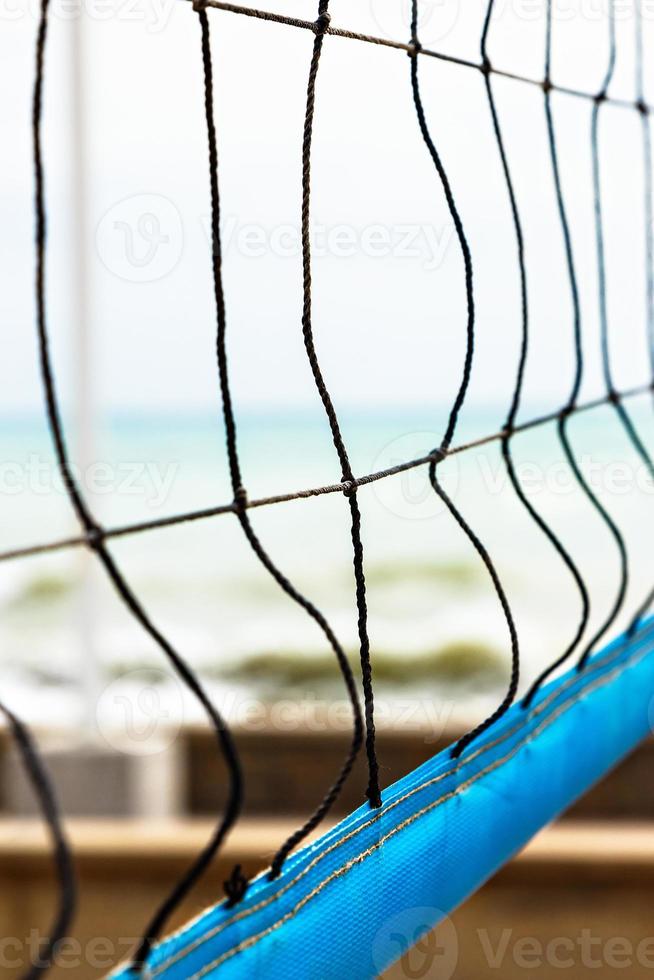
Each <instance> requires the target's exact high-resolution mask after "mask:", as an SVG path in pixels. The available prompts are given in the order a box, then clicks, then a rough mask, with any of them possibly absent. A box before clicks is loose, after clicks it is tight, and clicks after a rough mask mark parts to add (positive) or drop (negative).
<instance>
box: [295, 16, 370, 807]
mask: <svg viewBox="0 0 654 980" xmlns="http://www.w3.org/2000/svg"><path fill="white" fill-rule="evenodd" d="M329 23H330V15H329V0H319V3H318V17H317V19H316V21H315V25H314V31H315V37H314V41H313V51H312V54H311V62H310V66H309V76H308V79H307V93H306V106H305V114H304V129H303V134H302V208H301V227H302V337H303V340H304V348H305V351H306V355H307V358H308V361H309V365H310V368H311V374H312V376H313V380H314V382H315V385H316V389H317V391H318V394H319V396H320V400H321V402H322V406H323V408H324V410H325V415H326V416H327V420H328V422H329V427H330V430H331V434H332V441H333V443H334V448H335V450H336V454H337V456H338V460H339V463H340V467H341V479H342V481H343V483H344V484H345V485H346V486H345V490H344V492H345V494H346V496H347V498H348V503H349V507H350V532H351V538H352V560H353V571H354V580H355V587H356V604H357V629H358V634H359V659H360V664H361V681H362V687H363V699H364V712H365V723H366V757H367V762H368V787H367V789H366V797H367V799H368V802H369V804H370V806H371V807H380V806H381V804H382V799H381V790H380V786H379V764H378V761H377V752H376V748H375V704H374V691H373V679H372V678H373V669H372V663H371V656H370V638H369V636H368V608H367V600H366V578H365V570H364V554H363V541H362V537H361V512H360V509H359V502H358V500H357V496H356V489H357V488H356V484H355V482H354V473H353V472H352V466H351V464H350V459H349V456H348V452H347V448H346V446H345V441H344V439H343V434H342V432H341V427H340V424H339V421H338V416H337V413H336V409H335V407H334V403H333V401H332V397H331V395H330V393H329V389H328V387H327V383H326V381H325V378H324V375H323V372H322V369H321V367H320V362H319V360H318V354H317V351H316V345H315V339H314V334H313V318H312V290H311V285H312V267H311V231H310V220H311V148H312V142H313V124H314V116H315V106H316V81H317V78H318V70H319V67H320V57H321V54H322V49H323V42H324V39H325V33H326V31H327V28H328V27H329Z"/></svg>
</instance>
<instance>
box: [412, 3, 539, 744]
mask: <svg viewBox="0 0 654 980" xmlns="http://www.w3.org/2000/svg"><path fill="white" fill-rule="evenodd" d="M420 51H421V44H420V39H419V36H418V3H417V0H412V8H411V45H410V49H409V56H410V59H411V91H412V94H413V103H414V106H415V110H416V115H417V118H418V125H419V128H420V133H421V135H422V138H423V141H424V143H425V146H426V147H427V150H428V151H429V155H430V157H431V160H432V163H433V164H434V168H435V170H436V173H437V175H438V178H439V181H440V184H441V187H442V189H443V192H444V194H445V200H446V203H447V208H448V211H449V213H450V217H451V218H452V222H453V224H454V228H455V231H456V235H457V241H458V244H459V248H460V251H461V256H462V259H463V266H464V273H465V293H466V306H467V318H466V353H465V358H464V363H463V371H462V376H461V381H460V384H459V388H458V390H457V393H456V396H455V399H454V402H453V404H452V408H451V410H450V415H449V418H448V422H447V427H446V430H445V434H444V436H443V440H442V442H441V445H440V447H439V448H438V449H436V450H434V451H433V452H432V459H431V461H430V464H429V480H430V483H431V485H432V488H433V490H434V492H435V493H436V494H437V495H438V496H439V497H440V499H441V500H442V501H443V503H444V504H445V506H446V507H447V509H448V511H449V512H450V514H451V515H452V517H453V518H454V520H455V521H456V523H457V524H458V526H459V527H460V528H461V530H462V531H463V533H464V534H465V535H466V537H467V538H468V540H469V541H470V543H471V544H472V546H473V548H474V549H475V551H476V552H477V554H478V555H479V557H480V558H481V560H482V562H483V564H484V565H485V567H486V569H487V571H488V574H489V576H490V578H491V581H492V583H493V586H494V588H495V591H496V593H497V596H498V599H499V601H500V605H501V607H502V611H503V613H504V617H505V619H506V623H507V627H508V631H509V637H510V642H511V675H510V679H509V686H508V690H507V693H506V696H505V698H504V699H503V701H502V703H501V704H500V706H499V707H498V708H497V710H496V711H494V712H493V713H492V714H491V715H490V716H489V717H488V718H486V719H485V720H484V721H483V722H482V723H481V724H479V725H477V726H476V727H475V728H474V729H473V730H472V731H470V732H468V733H467V734H466V735H464V736H463V738H461V739H459V741H458V742H457V743H456V745H455V746H454V747H453V749H452V755H453V756H454V757H455V758H458V757H459V756H460V755H461V753H462V752H463V751H464V750H465V748H466V747H467V746H468V745H470V743H471V742H473V741H474V740H475V739H476V738H478V737H479V736H480V735H481V734H483V732H485V731H486V730H487V729H488V728H489V727H490V726H491V725H492V724H493V723H494V722H495V721H497V719H499V718H501V717H502V715H504V714H505V712H506V711H508V709H509V707H510V706H511V704H512V703H513V700H514V698H515V695H516V692H517V690H518V683H519V679H520V647H519V643H518V636H517V631H516V628H515V622H514V619H513V614H512V612H511V607H510V604H509V601H508V599H507V596H506V593H505V591H504V588H503V586H502V583H501V581H500V577H499V575H498V573H497V570H496V568H495V566H494V563H493V561H492V559H491V557H490V554H489V552H488V550H487V548H486V547H485V545H484V544H483V543H482V541H481V540H480V539H479V537H478V535H477V534H475V532H474V531H473V530H472V528H471V527H470V525H469V524H468V522H467V521H466V520H465V518H464V517H463V515H462V514H461V512H460V511H459V510H458V508H457V507H456V506H455V504H454V502H453V500H452V499H451V498H450V497H449V496H448V494H447V493H446V492H445V490H444V489H443V487H442V485H441V483H440V481H439V480H438V477H437V472H436V467H437V465H438V463H440V462H441V461H442V460H443V459H444V458H445V456H446V455H447V452H448V449H449V447H450V445H451V442H452V438H453V436H454V433H455V430H456V426H457V422H458V418H459V413H460V411H461V408H462V406H463V403H464V401H465V397H466V393H467V390H468V385H469V382H470V373H471V370H472V361H473V356H474V346H475V303H474V287H473V263H472V254H471V251H470V246H469V243H468V239H467V236H466V233H465V228H464V225H463V221H462V219H461V216H460V214H459V210H458V207H457V204H456V200H455V197H454V192H453V190H452V186H451V183H450V180H449V177H448V174H447V171H446V169H445V166H444V164H443V161H442V159H441V156H440V154H439V152H438V150H437V148H436V144H435V143H434V140H433V138H432V135H431V132H430V129H429V125H428V123H427V118H426V116H425V110H424V106H423V103H422V96H421V93H420V81H419V73H418V55H419V54H420Z"/></svg>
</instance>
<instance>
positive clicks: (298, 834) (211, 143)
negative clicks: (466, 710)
mask: <svg viewBox="0 0 654 980" xmlns="http://www.w3.org/2000/svg"><path fill="white" fill-rule="evenodd" d="M194 9H195V10H196V11H197V14H198V19H199V24H200V40H201V54H202V64H203V71H204V109H205V122H206V131H207V148H208V173H209V186H210V198H211V240H212V281H213V289H214V302H215V310H216V359H217V365H218V375H219V381H220V393H221V400H222V410H223V418H224V423H225V438H226V444H227V455H228V459H229V465H230V474H231V481H232V491H233V493H234V501H235V513H236V515H237V517H238V520H239V523H240V525H241V528H242V530H243V533H244V535H245V537H246V539H247V541H248V543H249V545H250V547H251V548H252V550H253V552H254V554H255V555H256V556H257V558H258V559H259V561H260V562H261V564H262V565H263V567H264V568H265V569H266V570H267V572H268V573H269V574H270V575H271V576H272V578H273V579H274V580H275V581H276V582H277V584H278V585H279V586H280V588H281V589H282V590H283V591H284V592H285V593H286V595H288V596H289V597H290V598H291V599H292V600H293V601H294V602H296V603H297V604H298V605H299V606H300V607H301V608H302V609H304V611H305V612H306V613H307V614H308V615H309V616H310V617H311V619H313V620H314V622H315V623H316V624H317V625H318V627H319V628H320V630H321V631H322V633H323V635H324V636H325V638H326V640H327V642H328V643H329V645H330V647H331V649H332V650H333V652H334V655H335V657H336V660H337V664H338V667H339V668H340V671H341V674H342V677H343V681H344V683H345V687H346V691H347V694H348V697H349V699H350V703H351V705H352V715H353V730H352V738H351V743H350V747H349V750H348V752H347V755H346V758H345V760H344V762H343V765H342V767H341V770H340V772H339V773H338V775H337V777H336V779H335V781H334V782H333V783H332V785H331V786H330V787H329V789H328V790H327V793H326V794H325V796H324V798H323V799H322V800H321V801H320V803H319V805H318V806H317V808H316V810H315V811H314V813H313V814H312V815H311V816H310V817H309V819H308V820H307V821H306V822H305V823H304V824H303V825H302V826H301V827H300V828H299V829H298V830H297V831H295V832H294V833H293V834H292V835H291V836H290V837H289V838H288V839H287V840H286V841H285V842H284V843H283V844H282V846H281V847H280V848H279V850H278V851H277V853H276V854H275V856H274V858H273V861H272V863H271V868H270V873H269V874H270V877H272V878H276V877H277V876H278V875H279V874H280V873H281V870H282V867H283V864H284V861H285V860H286V858H287V856H288V855H289V854H290V852H291V851H292V850H293V849H294V848H295V847H297V846H298V844H300V843H301V842H302V841H303V840H304V839H305V838H306V837H307V836H308V834H310V833H311V832H312V831H313V830H315V828H316V827H317V826H318V825H319V824H320V823H321V822H322V820H323V819H324V818H325V816H326V815H327V814H328V813H329V811H330V810H331V808H332V806H333V804H334V803H335V801H336V799H337V798H338V796H339V794H340V792H341V789H342V788H343V785H344V783H345V781H346V779H347V777H348V776H349V774H350V772H351V771H352V767H353V765H354V762H355V760H356V757H357V755H358V753H359V750H360V748H361V745H362V742H363V719H362V714H361V706H360V704H359V697H358V693H357V688H356V682H355V680H354V675H353V673H352V668H351V667H350V664H349V661H348V659H347V656H346V654H345V651H344V650H343V647H342V645H341V643H340V642H339V640H338V639H337V637H336V635H335V633H334V631H333V629H332V628H331V626H330V624H329V623H328V621H327V619H326V618H325V616H324V615H323V614H322V612H321V611H320V610H319V609H318V608H317V607H316V606H315V605H314V604H313V603H312V602H310V601H309V600H308V599H307V598H306V597H305V596H304V595H302V594H301V593H300V592H299V591H298V590H297V589H296V588H295V586H294V585H293V584H292V583H291V582H290V580H289V579H288V578H287V577H286V576H285V575H284V574H283V573H282V572H281V571H280V569H279V568H278V567H277V565H275V563H274V562H273V560H272V558H271V557H270V555H269V554H268V552H267V551H266V549H265V548H264V546H263V544H262V543H261V541H260V539H259V537H258V536H257V534H256V533H255V531H254V528H253V527H252V524H251V522H250V519H249V516H248V513H247V506H246V504H247V494H246V491H245V489H244V487H243V483H242V473H241V464H240V458H239V450H238V430H237V424H236V417H235V413H234V407H233V402H232V396H231V389H230V383H229V365H228V358H227V347H226V331H227V317H226V303H225V290H224V283H223V271H222V243H221V233H220V189H219V180H218V140H217V134H216V123H215V113H214V94H213V89H214V85H213V62H212V52H211V34H210V27H209V20H208V17H207V13H206V10H205V9H204V5H203V4H202V3H201V2H198V3H196V4H195V7H194ZM236 878H237V880H239V881H240V878H239V875H238V874H236ZM244 894H245V888H244V887H241V888H240V890H239V893H238V894H234V895H233V901H238V900H240V899H241V898H242V897H243V896H244Z"/></svg>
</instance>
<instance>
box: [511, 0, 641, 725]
mask: <svg viewBox="0 0 654 980" xmlns="http://www.w3.org/2000/svg"><path fill="white" fill-rule="evenodd" d="M551 58H552V2H551V0H548V2H547V22H546V38H545V80H544V84H543V92H544V103H543V104H544V110H545V121H546V129H547V140H548V146H549V154H550V164H551V171H552V179H553V182H554V191H555V197H556V208H557V212H558V218H559V225H560V228H561V235H562V239H563V245H564V252H565V266H566V275H567V279H568V288H569V291H570V299H571V305H572V311H573V313H572V320H573V351H574V364H575V367H574V375H573V381H572V388H571V392H570V396H569V398H568V401H567V403H566V405H565V406H564V408H563V409H562V410H561V412H560V414H559V418H558V422H557V433H558V438H559V441H560V443H561V447H562V449H563V452H564V454H565V457H566V459H567V462H568V465H569V466H570V469H571V471H572V473H573V475H574V478H575V480H576V482H577V484H578V486H579V488H580V489H581V491H582V493H583V494H584V496H585V497H586V499H587V500H588V502H589V503H590V505H591V507H592V508H593V510H594V511H595V512H596V513H597V514H598V515H599V517H600V518H601V519H602V521H603V523H604V524H605V525H606V527H607V528H608V530H609V531H610V533H611V536H612V537H613V539H614V540H615V543H616V545H617V548H618V551H619V554H620V556H621V558H620V560H621V564H622V562H623V558H622V555H623V551H624V542H623V540H622V537H621V535H620V532H619V530H618V528H617V527H616V525H615V523H614V522H613V521H612V519H611V517H610V515H609V514H608V512H607V511H606V509H605V508H604V507H603V506H602V504H601V503H600V501H599V499H598V498H597V496H596V495H595V493H594V492H593V490H592V488H591V486H590V484H589V482H588V480H587V479H586V477H585V475H584V473H583V471H582V470H581V467H580V466H579V464H578V462H577V459H576V455H575V451H574V449H573V446H572V443H571V441H570V437H569V432H568V423H569V420H570V418H571V417H572V416H573V415H575V414H576V412H577V410H578V404H577V399H578V397H579V391H580V389H581V383H582V380H583V372H584V351H583V344H582V338H581V304H580V299H579V287H578V282H577V271H576V264H575V259H574V250H573V245H572V235H571V231H570V223H569V220H568V215H567V207H566V202H565V193H564V189H563V184H562V181H561V174H560V168H559V159H558V149H557V140H556V127H555V122H554V116H553V112H552V103H551V95H552V92H553V91H555V86H554V85H553V83H552V80H551ZM605 403H608V398H607V399H606V401H605ZM624 584H625V585H626V583H624ZM623 597H624V591H623V588H622V577H621V587H620V588H619V589H618V594H617V596H616V599H615V602H614V605H613V606H612V608H611V610H610V611H609V615H608V617H607V620H610V621H612V619H613V618H615V617H614V615H613V614H614V609H615V607H616V606H617V608H618V610H619V608H620V605H621V604H622V600H623ZM587 599H588V600H589V597H588V595H587ZM616 615H617V613H616ZM609 625H610V622H609ZM607 628H608V627H607ZM602 631H603V624H602V626H601V627H600V628H599V630H598V631H597V633H595V634H594V636H593V638H592V639H591V641H590V644H591V645H592V644H594V643H595V642H596V637H597V636H598V635H601V633H602ZM585 649H588V645H587V646H586V648H585ZM565 659H566V658H565V657H559V658H558V659H557V660H555V661H554V662H553V663H551V664H550V665H549V666H548V667H547V668H546V669H545V670H544V671H543V672H542V673H541V674H540V675H539V676H538V677H537V679H536V681H535V682H534V683H533V685H532V686H531V688H530V689H529V691H528V693H527V695H526V698H525V704H526V705H527V706H528V705H529V704H530V703H531V701H532V700H533V698H534V696H535V695H536V693H537V692H538V690H539V689H540V687H541V686H542V685H543V684H544V683H545V681H546V680H547V679H548V678H549V677H550V676H551V675H552V673H554V671H555V670H556V669H558V668H559V667H560V666H561V665H562V664H563V663H564V661H565Z"/></svg>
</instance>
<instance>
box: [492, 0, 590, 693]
mask: <svg viewBox="0 0 654 980" xmlns="http://www.w3.org/2000/svg"><path fill="white" fill-rule="evenodd" d="M493 11H494V0H490V2H489V4H488V7H487V8H486V17H485V19H484V25H483V29H482V36H481V45H480V48H481V57H482V63H483V64H484V66H485V69H486V70H485V72H484V82H485V88H486V95H487V98H488V106H489V110H490V115H491V123H492V127H493V133H494V136H495V142H496V145H497V150H498V154H499V157H500V163H501V166H502V173H503V176H504V182H505V185H506V190H507V195H508V198H509V205H510V210H511V218H512V222H513V229H514V234H515V242H516V259H517V266H518V279H519V283H520V308H521V343H520V355H519V359H518V368H517V374H516V381H515V387H514V390H513V398H512V400H511V405H510V407H509V412H508V415H507V419H506V423H505V426H504V428H505V431H506V435H505V436H504V438H503V439H502V456H503V459H504V463H505V466H506V470H507V474H508V476H509V481H510V483H511V486H512V487H513V490H514V492H515V494H516V496H517V498H518V500H519V501H520V503H521V504H522V506H523V507H524V509H525V510H526V511H527V513H528V514H529V516H530V517H531V519H532V520H533V521H534V523H535V524H536V525H537V527H538V528H539V529H540V530H541V531H542V533H543V534H544V535H545V537H546V538H547V539H548V540H549V542H550V544H551V545H552V546H553V547H554V549H555V551H556V552H557V553H558V555H559V556H560V558H561V559H562V561H563V562H564V564H565V565H566V567H567V568H568V570H569V572H570V574H571V576H572V579H573V581H574V583H575V585H576V588H577V590H578V592H579V596H580V600H581V615H580V618H579V621H578V623H577V626H576V628H575V632H574V633H573V636H572V639H571V640H570V641H569V642H568V644H567V646H566V647H565V649H564V650H563V652H562V653H561V654H560V655H559V657H558V659H557V660H556V664H557V666H559V665H560V664H563V663H564V662H565V661H566V660H567V659H568V657H570V656H571V655H572V653H573V652H574V651H575V650H576V648H577V646H578V644H579V642H580V640H581V637H582V636H583V634H584V631H585V629H586V625H587V623H588V616H589V612H590V600H589V596H588V589H587V586H586V583H585V582H584V579H583V576H582V575H581V572H580V571H579V569H578V567H577V565H576V564H575V562H574V560H573V558H572V556H571V555H570V553H569V551H568V550H567V548H566V547H565V546H564V545H563V543H562V541H561V540H560V539H559V538H558V537H557V535H556V534H555V533H554V530H553V529H552V527H551V526H550V525H549V524H548V523H547V521H546V520H545V519H544V518H543V516H542V515H541V514H539V512H538V511H537V510H536V508H535V507H534V506H533V504H532V503H531V501H530V500H529V498H528V497H527V496H526V495H525V493H524V490H523V488H522V486H521V484H520V480H519V479H518V476H517V473H516V470H515V466H514V463H513V457H512V453H511V440H512V438H513V435H514V433H515V424H516V418H517V415H518V411H519V408H520V399H521V396H522V388H523V382H524V373H525V367H526V363H527V357H528V353H529V296H528V288H527V268H526V259H525V243H524V235H523V231H522V221H521V217H520V210H519V207H518V201H517V198H516V194H515V189H514V184H513V178H512V175H511V167H510V164H509V160H508V156H507V153H506V148H505V145H504V138H503V135H502V128H501V124H500V119H499V114H498V111H497V105H496V102H495V96H494V93H493V85H492V82H491V71H490V69H491V67H492V66H491V61H490V58H489V56H488V34H489V30H490V26H491V22H492V17H493ZM537 690H538V686H537V685H534V686H533V687H532V688H531V690H530V691H529V693H528V695H527V697H526V698H525V699H524V701H523V705H524V706H525V707H529V705H530V703H531V700H532V698H533V696H534V694H535V693H536V691H537Z"/></svg>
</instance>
